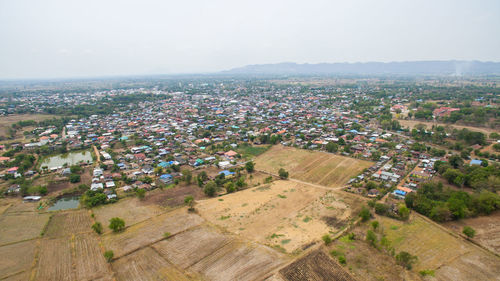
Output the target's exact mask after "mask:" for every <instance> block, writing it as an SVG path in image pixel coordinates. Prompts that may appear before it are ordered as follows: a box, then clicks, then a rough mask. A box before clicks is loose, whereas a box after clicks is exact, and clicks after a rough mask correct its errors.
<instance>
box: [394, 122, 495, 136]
mask: <svg viewBox="0 0 500 281" xmlns="http://www.w3.org/2000/svg"><path fill="white" fill-rule="evenodd" d="M398 122H399V124H401V126H402V127H409V128H410V130H411V129H413V127H415V125H417V124H424V125H426V126H428V127H429V128H430V127H432V126H433V125H435V126H443V127H446V126H450V127H451V128H456V129H458V130H462V129H467V130H469V131H476V132H481V133H483V134H486V136H489V135H490V134H491V133H493V132H496V133H500V131H499V130H495V129H491V128H485V127H471V126H463V125H455V124H446V123H439V122H430V121H427V122H426V121H418V120H398Z"/></svg>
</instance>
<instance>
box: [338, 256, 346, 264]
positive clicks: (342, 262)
mask: <svg viewBox="0 0 500 281" xmlns="http://www.w3.org/2000/svg"><path fill="white" fill-rule="evenodd" d="M339 263H340V264H346V263H347V260H346V259H345V257H344V256H339Z"/></svg>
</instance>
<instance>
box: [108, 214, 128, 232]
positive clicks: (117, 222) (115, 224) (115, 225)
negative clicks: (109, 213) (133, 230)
mask: <svg viewBox="0 0 500 281" xmlns="http://www.w3.org/2000/svg"><path fill="white" fill-rule="evenodd" d="M109 228H110V229H111V230H113V232H120V231H123V229H125V221H124V220H122V219H120V218H118V217H114V218H111V219H110V220H109Z"/></svg>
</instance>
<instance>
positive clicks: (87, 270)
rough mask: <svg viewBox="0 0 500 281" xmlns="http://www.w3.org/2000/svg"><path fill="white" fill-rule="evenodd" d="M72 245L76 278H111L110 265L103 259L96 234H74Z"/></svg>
mask: <svg viewBox="0 0 500 281" xmlns="http://www.w3.org/2000/svg"><path fill="white" fill-rule="evenodd" d="M72 245H73V248H74V260H73V264H74V265H75V276H76V280H111V275H112V273H111V270H110V266H109V264H108V263H107V262H106V260H105V259H104V255H103V252H102V250H101V248H100V247H99V240H98V239H97V236H96V235H93V234H88V235H76V236H75V237H74V239H73V240H72ZM60 262H64V261H60Z"/></svg>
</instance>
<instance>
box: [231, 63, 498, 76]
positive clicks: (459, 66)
mask: <svg viewBox="0 0 500 281" xmlns="http://www.w3.org/2000/svg"><path fill="white" fill-rule="evenodd" d="M222 73H223V74H273V75H276V74H278V75H280V74H281V75H294V74H301V75H335V74H353V75H385V74H397V75H453V76H460V75H485V74H500V62H481V61H408V62H388V63H384V62H364V63H318V64H308V63H305V64H297V63H290V62H286V63H277V64H256V65H247V66H243V67H239V68H233V69H230V70H226V71H223V72H222Z"/></svg>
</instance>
